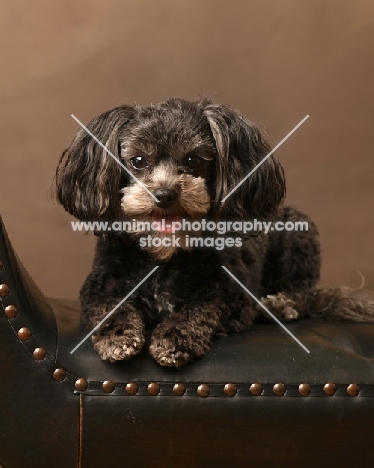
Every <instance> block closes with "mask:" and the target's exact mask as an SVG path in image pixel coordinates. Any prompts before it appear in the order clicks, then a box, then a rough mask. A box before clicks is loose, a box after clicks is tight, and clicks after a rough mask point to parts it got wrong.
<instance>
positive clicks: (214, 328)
mask: <svg viewBox="0 0 374 468" xmlns="http://www.w3.org/2000/svg"><path fill="white" fill-rule="evenodd" d="M88 128H89V130H91V132H92V133H93V134H94V135H95V136H96V137H97V138H99V140H100V141H101V142H102V143H103V144H104V145H106V147H107V148H108V149H109V150H110V151H111V152H112V153H113V154H115V155H116V156H117V157H118V158H119V159H120V160H121V161H122V163H123V164H125V165H126V167H127V168H128V170H129V171H130V172H131V173H132V174H133V175H134V176H135V177H136V178H137V179H139V180H140V181H141V182H142V183H143V184H144V185H145V186H146V187H147V188H148V189H149V190H150V191H151V193H153V194H154V195H155V197H156V198H159V199H158V201H155V200H154V199H153V198H152V197H151V196H150V195H149V194H148V193H147V192H146V191H145V190H144V189H143V188H142V187H141V186H140V185H139V184H138V183H136V181H135V180H133V179H132V178H131V177H130V176H129V174H128V173H126V172H125V171H123V170H121V167H120V166H119V165H118V163H117V162H116V161H115V160H114V159H113V158H112V157H110V156H109V155H108V154H107V153H106V152H105V151H104V150H103V149H102V148H101V147H100V146H99V145H98V144H97V143H96V142H95V141H94V140H93V139H92V138H91V137H90V136H89V135H87V134H86V133H85V131H84V130H80V131H79V132H78V133H77V135H76V136H75V138H74V140H73V142H72V143H71V145H70V146H69V148H67V149H66V150H65V152H64V153H63V154H62V156H61V159H60V163H59V165H58V168H57V170H56V196H57V199H58V201H59V202H60V203H61V204H62V205H63V206H64V207H65V209H66V210H67V211H68V212H70V213H71V214H73V215H74V216H75V217H77V218H78V219H81V220H108V221H114V220H116V221H117V220H129V219H132V218H136V219H137V220H152V219H160V218H165V219H169V220H171V219H174V218H175V217H177V218H178V217H180V218H182V217H183V218H187V219H189V220H201V219H202V218H205V219H207V220H249V219H253V218H254V217H257V218H260V219H265V218H272V219H274V220H282V221H283V222H285V221H287V220H293V221H296V220H307V221H309V230H308V231H307V232H305V231H304V232H287V231H282V232H277V231H271V232H269V234H267V235H265V234H263V233H260V235H258V236H257V237H254V236H250V237H248V238H246V239H245V240H244V241H243V246H242V247H241V248H227V249H224V250H216V249H214V248H205V249H201V248H190V247H188V246H187V245H186V233H180V236H181V237H182V243H181V246H180V247H162V246H161V247H155V248H153V247H151V248H150V247H144V248H141V247H140V246H139V242H138V238H139V237H140V236H142V235H144V234H150V235H151V236H153V237H159V238H165V237H170V233H168V232H159V231H157V230H156V231H152V232H149V233H145V232H142V231H141V230H140V231H139V232H123V233H121V234H117V235H114V234H111V235H109V234H105V235H100V236H99V238H98V244H97V248H96V255H95V260H94V264H93V269H92V272H91V274H90V275H89V276H88V278H87V279H86V281H85V283H84V285H83V287H82V290H81V296H80V297H81V303H82V321H83V323H85V324H86V325H87V326H94V325H96V324H98V323H99V322H100V321H101V320H102V319H103V318H104V317H105V316H106V315H107V314H108V312H110V311H111V310H112V309H113V308H114V307H115V306H116V305H117V304H118V303H119V302H120V301H121V300H122V299H123V297H124V296H125V295H126V294H128V293H129V291H131V290H132V289H133V288H134V287H135V286H136V285H137V284H138V283H139V282H140V281H141V280H142V279H143V278H144V276H145V275H146V274H147V273H148V272H149V271H151V269H152V268H154V267H155V266H156V265H158V266H159V268H158V269H157V270H156V272H155V273H154V274H153V276H151V277H150V278H149V279H148V280H147V281H146V282H144V283H143V284H142V286H141V287H140V288H138V289H137V290H136V292H135V293H134V294H133V295H132V296H131V297H130V298H129V299H128V300H127V301H126V302H125V303H123V304H122V305H121V306H120V307H119V308H118V309H117V310H116V312H115V313H114V314H113V315H112V316H111V317H110V318H109V319H108V320H107V321H106V322H105V323H104V324H103V325H102V327H101V328H100V329H99V330H98V331H97V332H96V333H95V334H94V335H93V337H92V341H93V344H94V348H95V349H96V351H97V352H98V353H99V354H100V356H101V357H102V358H103V359H106V360H109V361H112V362H113V361H117V360H126V359H129V358H131V357H132V356H134V355H136V354H138V353H139V352H140V350H141V349H142V347H143V346H144V345H145V344H146V343H147V345H148V346H149V351H150V353H151V355H152V356H153V357H154V359H156V361H157V362H159V363H160V364H161V365H164V366H176V367H179V366H182V365H185V364H187V363H189V362H191V361H192V360H194V359H196V358H198V357H200V356H202V355H203V354H204V353H205V352H206V351H207V350H208V349H209V347H210V343H211V341H212V340H213V339H214V338H215V337H217V336H223V335H226V334H227V333H231V332H237V331H241V330H247V329H248V328H249V327H250V326H251V325H252V323H253V321H254V320H255V318H256V317H257V316H258V315H259V314H261V311H260V310H259V308H258V306H256V305H255V304H254V302H253V300H252V299H251V298H250V297H249V296H248V295H247V294H246V293H245V292H244V291H243V290H242V289H241V288H240V287H239V286H238V285H237V284H236V283H234V282H233V281H231V280H230V279H229V278H228V277H227V274H226V273H225V272H224V270H223V269H222V268H221V266H226V267H227V268H228V269H230V271H231V272H232V273H233V274H234V275H235V276H236V277H237V278H239V279H240V280H241V281H242V282H243V283H245V285H246V286H247V287H248V288H249V289H250V290H251V292H252V293H253V294H254V295H256V296H257V297H262V301H263V303H264V304H265V305H266V306H268V307H269V309H272V311H273V313H275V314H276V315H277V316H279V317H280V318H281V319H282V320H284V321H289V320H294V319H296V318H301V317H305V316H316V317H322V318H331V319H333V320H348V321H355V322H359V321H370V322H373V321H374V301H372V300H370V299H367V300H363V299H357V298H354V297H353V295H352V294H351V292H350V291H349V290H347V289H345V288H336V289H331V288H330V289H329V288H317V287H316V283H317V281H318V278H319V269H320V249H319V242H318V232H317V229H316V227H315V225H314V224H313V223H312V222H311V221H310V220H309V219H308V217H306V216H305V215H304V214H302V213H300V212H299V211H297V210H295V209H294V208H292V207H284V206H282V201H283V199H284V196H285V179H284V173H283V168H282V166H281V164H280V162H279V161H278V159H277V158H276V156H275V155H274V154H273V155H272V156H271V157H270V158H268V159H267V160H266V162H265V163H264V164H262V165H261V166H260V167H259V168H258V170H256V171H255V172H254V174H253V175H252V176H251V177H250V178H248V179H247V180H246V181H245V182H244V183H243V184H242V185H241V186H240V187H239V188H238V189H237V190H236V191H235V192H234V193H233V194H232V195H231V196H230V197H229V198H228V199H227V201H226V202H225V203H221V200H222V199H223V198H224V197H225V196H226V195H227V194H228V193H229V192H230V191H231V190H232V188H234V187H235V186H236V185H237V184H238V183H239V182H240V181H242V180H243V178H244V177H245V176H246V175H247V174H248V173H249V172H250V171H251V169H253V168H254V167H255V166H256V165H257V164H258V163H259V162H260V161H262V159H263V158H264V157H265V156H266V155H267V154H268V152H269V151H270V147H269V144H268V143H267V142H266V139H265V138H264V136H263V135H262V133H261V132H260V130H259V128H258V126H257V125H256V124H254V123H253V122H250V121H248V120H246V119H245V118H244V117H243V116H241V115H240V114H239V113H238V112H237V111H236V110H235V109H233V108H231V107H230V106H227V105H218V104H214V103H212V102H211V101H210V100H208V99H200V100H197V101H194V102H188V101H185V100H183V99H179V98H177V99H170V100H168V101H166V102H163V103H161V104H158V105H152V106H149V107H140V106H120V107H117V108H115V109H113V110H111V111H108V112H105V113H104V114H102V115H100V116H98V117H96V118H95V119H93V120H92V121H91V122H89V124H88ZM200 234H201V235H202V236H204V235H206V234H205V233H200ZM183 239H184V240H183Z"/></svg>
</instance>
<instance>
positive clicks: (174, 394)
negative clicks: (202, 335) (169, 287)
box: [0, 226, 374, 468]
mask: <svg viewBox="0 0 374 468" xmlns="http://www.w3.org/2000/svg"><path fill="white" fill-rule="evenodd" d="M0 284H1V286H0V298H1V302H2V310H1V312H0V352H1V359H0V467H2V468H49V467H53V468H99V467H100V468H102V467H104V466H115V467H128V466H141V467H155V468H156V467H180V468H182V467H204V468H210V467H227V466H235V467H248V466H260V467H298V468H299V467H312V466H313V467H315V466H322V467H329V468H331V467H341V466H346V467H351V466H356V465H358V466H361V467H369V466H370V467H371V466H373V464H374V444H373V440H374V423H373V417H374V325H362V324H353V325H347V324H345V325H342V324H331V323H326V322H321V321H318V320H303V321H300V322H296V323H293V324H290V325H288V326H289V329H290V330H291V331H292V333H293V334H295V335H296V336H297V337H298V338H299V339H300V340H301V342H303V343H304V344H305V345H306V346H307V347H308V348H309V349H310V351H311V352H310V354H307V353H306V352H305V351H304V350H303V349H302V348H301V347H300V346H299V345H298V344H297V343H295V342H294V341H293V340H292V339H291V338H290V337H289V336H288V335H287V334H286V333H285V332H284V331H283V330H282V329H281V328H280V327H279V326H278V325H276V324H258V325H255V326H253V328H252V329H251V330H250V331H249V332H247V333H240V334H236V335H232V336H230V337H228V338H226V339H221V340H217V341H216V342H215V343H214V345H213V347H212V349H211V351H210V352H209V353H208V354H207V355H206V356H205V357H204V358H203V359H200V360H199V361H197V362H195V363H193V364H192V365H190V366H187V367H185V368H181V369H169V368H162V367H160V366H159V365H158V364H156V363H155V362H154V361H153V359H152V358H151V357H150V356H148V354H147V352H143V353H142V354H140V355H139V356H137V357H136V358H134V359H132V360H130V361H128V362H118V363H115V364H110V363H107V362H104V361H101V360H100V358H99V357H98V355H97V354H96V353H95V352H94V350H93V348H92V345H91V343H90V341H89V340H87V341H86V342H85V344H84V345H82V346H81V347H80V348H79V349H78V350H77V351H76V352H75V353H73V354H71V353H70V351H71V350H72V349H73V348H74V346H75V345H76V344H77V343H79V341H80V340H81V339H82V338H83V337H84V336H85V331H84V330H82V329H81V328H80V325H79V306H78V303H76V302H74V301H69V300H52V299H51V300H47V299H45V298H44V297H43V295H42V293H41V292H40V291H39V290H38V288H37V287H36V286H35V284H34V283H33V281H32V279H31V278H30V277H29V276H28V274H27V272H26V271H25V269H24V268H23V267H22V265H21V263H20V262H19V261H18V259H17V257H16V255H15V253H14V251H13V249H12V247H11V244H10V242H9V240H8V238H7V235H6V232H5V230H4V228H3V226H2V228H1V233H0Z"/></svg>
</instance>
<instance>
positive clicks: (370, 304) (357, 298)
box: [289, 286, 374, 323]
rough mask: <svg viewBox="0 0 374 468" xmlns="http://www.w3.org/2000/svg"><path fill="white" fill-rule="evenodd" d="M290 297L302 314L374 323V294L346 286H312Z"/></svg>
mask: <svg viewBox="0 0 374 468" xmlns="http://www.w3.org/2000/svg"><path fill="white" fill-rule="evenodd" d="M289 297H290V298H291V299H292V300H293V301H294V302H295V309H296V310H297V311H298V312H299V314H300V316H301V317H302V316H309V317H315V318H322V319H324V320H329V321H334V322H361V323H371V322H372V323H374V294H373V293H370V292H368V291H363V290H357V289H352V288H348V287H345V286H342V287H337V288H322V287H321V288H319V287H318V288H311V289H307V290H305V291H302V292H298V293H294V294H291V295H289Z"/></svg>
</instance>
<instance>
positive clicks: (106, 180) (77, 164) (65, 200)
mask: <svg viewBox="0 0 374 468" xmlns="http://www.w3.org/2000/svg"><path fill="white" fill-rule="evenodd" d="M133 116H134V108H133V107H130V106H120V107H116V108H115V109H112V110H110V111H107V112H104V113H103V114H101V115H99V116H98V117H95V118H94V119H92V120H91V121H90V122H89V123H88V124H87V128H88V129H89V130H90V132H91V133H92V134H93V135H95V137H96V138H97V139H98V140H99V141H100V142H101V143H102V144H103V145H104V146H105V147H106V148H107V149H108V150H109V151H110V152H111V153H112V154H113V155H114V156H116V157H117V158H118V159H119V153H120V152H119V140H118V139H119V134H120V132H121V130H122V129H123V127H124V126H125V125H126V124H127V123H128V122H129V120H131V119H132V118H133ZM123 172H124V171H123V168H121V166H120V165H119V164H118V162H117V161H115V159H114V158H113V157H112V156H110V155H109V154H108V152H107V151H105V150H104V148H102V147H101V146H100V145H99V144H98V143H97V142H96V141H95V139H94V138H92V137H91V136H90V135H89V134H88V133H87V132H86V130H84V129H83V128H82V129H80V130H79V131H78V132H77V134H76V135H75V137H74V140H73V141H72V143H71V145H70V146H69V147H68V148H67V149H66V150H65V151H64V152H63V154H62V156H61V158H60V161H59V164H58V166H57V169H56V176H55V188H56V198H57V201H58V202H59V203H61V205H63V206H64V208H65V210H66V211H68V212H69V213H70V214H72V215H73V216H75V217H76V218H78V219H81V220H95V219H105V220H115V219H119V218H118V216H119V215H120V212H121V211H120V194H119V188H120V184H121V182H122V183H123V176H121V174H122V173H123ZM126 175H127V174H126ZM121 177H122V178H121Z"/></svg>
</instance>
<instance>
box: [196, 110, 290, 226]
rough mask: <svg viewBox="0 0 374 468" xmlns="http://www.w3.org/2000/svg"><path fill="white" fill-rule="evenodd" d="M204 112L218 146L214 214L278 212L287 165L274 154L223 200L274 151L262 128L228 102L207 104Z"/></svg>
mask: <svg viewBox="0 0 374 468" xmlns="http://www.w3.org/2000/svg"><path fill="white" fill-rule="evenodd" d="M204 114H205V115H206V117H207V119H208V121H209V125H210V128H211V131H212V134H213V137H214V139H215V143H216V147H217V159H216V165H215V168H214V171H215V173H214V174H213V177H212V186H211V192H212V195H213V216H214V217H216V218H221V219H222V218H225V219H230V218H231V219H237V218H240V219H243V218H255V217H256V218H260V219H261V218H268V217H270V216H272V215H274V214H275V213H276V211H277V208H278V206H279V205H280V203H281V202H282V200H283V199H284V196H285V192H286V184H285V178H284V172H283V167H282V165H281V164H280V162H279V161H278V159H277V158H276V156H275V155H274V154H273V155H271V156H270V157H269V158H268V159H266V161H265V162H264V163H263V164H261V165H260V166H259V167H258V168H257V169H256V170H255V171H254V172H253V174H251V175H250V176H249V177H248V178H247V179H246V180H245V181H244V182H243V183H242V184H241V185H240V186H239V187H238V188H237V189H236V190H235V191H234V192H233V193H232V194H231V195H230V196H228V198H227V199H226V200H225V201H224V202H223V203H222V200H223V199H224V198H225V197H226V196H227V195H229V193H230V191H231V190H233V189H234V188H235V187H236V186H237V185H238V184H239V183H240V182H242V181H243V179H244V178H245V177H246V176H247V175H248V174H249V173H250V172H251V171H252V170H253V169H254V168H255V167H256V166H257V165H258V164H259V163H260V162H261V161H262V160H263V159H264V158H265V157H266V156H267V154H269V152H270V151H271V150H270V146H269V144H268V143H267V141H266V140H265V138H264V136H263V135H262V133H261V131H260V129H259V128H258V127H257V125H256V124H254V123H252V122H249V121H247V120H245V119H244V117H242V116H241V115H240V114H239V113H238V112H237V111H236V110H235V109H233V108H231V107H230V106H227V105H216V104H212V103H210V104H207V105H206V106H205V108H204Z"/></svg>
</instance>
